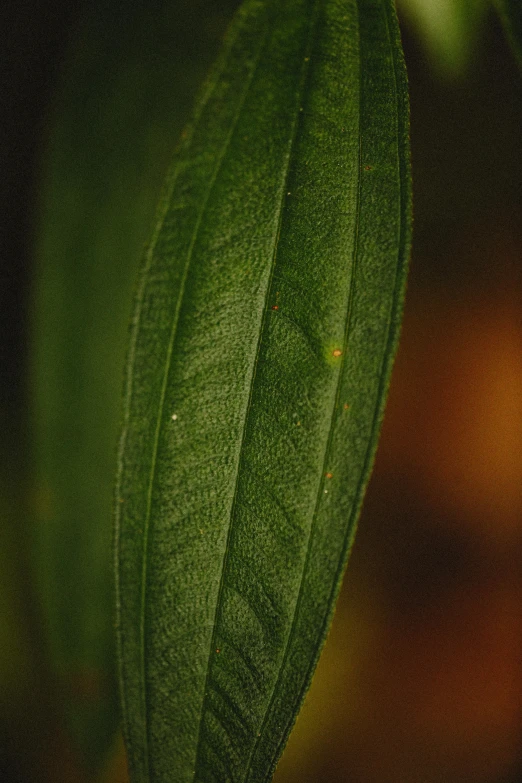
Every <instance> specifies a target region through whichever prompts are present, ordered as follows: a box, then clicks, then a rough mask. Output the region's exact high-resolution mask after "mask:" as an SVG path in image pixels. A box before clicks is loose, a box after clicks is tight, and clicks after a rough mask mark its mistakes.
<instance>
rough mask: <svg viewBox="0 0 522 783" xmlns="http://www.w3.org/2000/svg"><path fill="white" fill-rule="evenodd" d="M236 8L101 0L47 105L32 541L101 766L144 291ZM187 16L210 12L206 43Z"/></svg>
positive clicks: (64, 695)
mask: <svg viewBox="0 0 522 783" xmlns="http://www.w3.org/2000/svg"><path fill="white" fill-rule="evenodd" d="M226 11H227V9H226V6H222V7H221V8H218V9H216V8H215V7H214V6H213V4H212V3H206V4H205V2H204V0H203V2H200V3H199V4H189V5H187V7H186V9H184V8H183V6H181V5H180V4H173V3H170V2H169V3H167V2H150V3H140V2H131V3H127V4H125V6H123V5H121V4H116V3H91V4H90V6H87V8H86V10H85V12H83V13H82V15H81V17H80V19H79V22H78V29H77V30H75V32H74V34H73V35H72V40H71V42H70V44H69V47H68V54H67V56H66V59H65V62H64V65H63V68H62V75H61V78H60V82H59V85H58V89H57V92H56V95H55V97H54V100H53V102H52V108H51V111H50V113H49V119H48V122H49V130H48V142H47V151H46V154H45V156H44V165H43V169H42V191H41V204H42V210H41V215H40V221H39V222H40V227H41V228H40V231H39V233H38V235H37V242H36V254H35V255H36V269H35V283H34V287H33V290H34V301H35V311H34V318H33V324H32V327H33V343H32V350H33V368H34V370H33V382H34V391H33V395H34V406H33V416H32V429H31V432H32V436H33V437H34V442H35V458H34V464H35V470H36V479H37V488H36V499H37V502H36V514H37V517H38V520H37V524H36V547H35V553H36V564H37V578H38V587H39V592H40V595H41V597H42V601H43V611H44V620H45V628H46V629H47V631H48V633H47V636H46V644H47V647H48V651H49V656H50V660H51V662H52V667H53V669H54V671H55V674H56V677H57V683H58V687H59V689H60V697H61V701H63V703H64V705H65V708H66V710H67V720H68V724H69V726H70V728H71V730H72V731H73V733H74V736H75V740H76V742H77V743H78V744H79V746H80V748H81V751H82V754H83V759H84V761H85V762H86V763H88V764H89V766H90V767H91V769H93V770H94V769H96V768H97V767H98V766H99V764H100V761H101V760H102V758H103V757H104V756H105V754H106V753H107V750H108V748H109V747H110V745H111V743H112V742H113V738H114V731H115V728H116V724H117V721H118V717H117V707H116V695H115V681H114V641H113V635H114V631H113V616H112V590H113V588H112V581H113V578H112V554H111V542H112V522H111V515H112V493H113V476H114V472H115V454H116V438H117V428H118V424H119V416H120V411H119V403H120V394H121V386H122V378H123V376H122V366H123V358H124V355H125V343H126V335H127V325H128V321H129V318H130V300H131V291H132V289H133V286H134V278H135V276H136V271H137V261H138V259H139V257H140V255H141V253H142V247H143V245H144V242H145V240H146V239H147V236H148V231H149V226H150V224H151V219H152V215H153V214H154V210H155V205H156V201H157V199H158V194H159V191H160V187H161V185H162V182H163V178H164V175H165V170H166V167H167V165H168V163H169V161H170V158H171V156H172V152H173V147H174V145H175V143H176V139H177V136H178V134H179V132H180V129H181V126H182V123H183V121H184V118H185V114H186V111H187V103H190V100H191V97H192V93H193V91H194V89H195V87H196V86H197V85H198V84H199V82H200V80H201V79H202V77H203V75H204V72H205V70H206V67H207V65H208V60H209V58H211V56H212V54H213V52H214V51H215V49H216V48H217V46H218V44H219V38H220V35H221V33H222V28H223V25H224V21H225V19H226ZM184 13H185V14H196V15H197V16H198V18H200V19H203V20H204V28H203V30H202V34H201V37H200V40H199V41H198V42H197V43H196V44H192V42H191V39H190V37H189V36H187V35H186V34H185V31H184V19H185V17H184Z"/></svg>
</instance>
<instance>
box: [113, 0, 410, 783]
mask: <svg viewBox="0 0 522 783" xmlns="http://www.w3.org/2000/svg"><path fill="white" fill-rule="evenodd" d="M407 125H408V118H407V97H406V81H405V72H404V66H403V61H402V55H401V48H400V41H399V34H398V28H397V21H396V17H395V12H394V9H393V3H392V2H391V0H377V1H376V0H344V1H343V2H339V0H248V1H247V3H246V4H245V5H244V6H243V7H242V9H241V10H240V12H239V14H238V16H237V17H236V19H235V22H234V24H233V25H232V28H231V30H230V32H229V35H228V38H227V41H226V45H225V49H224V52H223V54H222V56H221V58H220V60H219V61H218V64H217V65H216V67H215V69H214V70H213V72H212V74H211V76H210V78H209V80H208V82H207V84H206V88H205V90H204V91H203V93H202V95H201V98H200V101H199V103H198V105H197V109H196V114H195V119H194V122H193V124H192V125H191V126H190V127H189V128H188V129H187V131H186V132H185V134H184V136H183V139H182V143H181V146H180V149H179V150H178V155H177V159H176V163H175V166H174V168H173V170H172V173H171V176H170V179H169V184H168V187H167V190H166V194H165V197H164V199H163V202H162V204H161V208H160V212H159V218H158V223H157V226H156V230H155V232H154V235H153V239H152V242H151V244H150V247H149V250H148V252H147V254H146V257H145V260H144V264H143V268H142V272H141V277H140V281H139V288H138V294H137V300H136V309H135V315H134V321H133V327H132V333H131V339H130V348H129V354H128V366H127V380H126V390H125V400H124V426H123V431H122V436H121V444H120V456H119V471H118V479H117V502H116V507H117V512H116V573H117V626H118V639H119V664H120V670H121V682H122V691H123V699H122V701H123V715H124V730H125V736H126V741H127V747H128V752H129V761H130V770H131V778H132V780H133V781H134V783H142V782H143V781H155V782H156V781H165V783H166V781H169V783H172V782H173V781H176V783H182V782H185V781H236V782H237V781H241V783H243V782H244V783H247V781H248V782H250V781H263V780H266V779H267V778H268V777H269V776H270V774H271V773H272V771H273V769H274V767H275V764H276V762H277V759H278V757H279V755H280V753H281V751H282V748H283V746H284V744H285V742H286V739H287V736H288V734H289V731H290V729H291V727H292V725H293V723H294V721H295V718H296V714H297V711H298V709H299V706H300V704H301V703H302V700H303V697H304V694H305V692H306V690H307V688H308V686H309V684H310V679H311V676H312V673H313V670H314V668H315V665H316V662H317V659H318V656H319V653H320V650H321V647H322V645H323V643H324V640H325V636H326V633H327V630H328V626H329V622H330V619H331V615H332V612H333V606H334V602H335V599H336V596H337V593H338V590H339V586H340V581H341V578H342V574H343V570H344V566H345V563H346V559H347V555H348V551H349V548H350V544H351V541H352V538H353V534H354V524H355V521H356V518H357V515H358V511H359V507H360V505H361V501H362V496H363V492H364V487H365V485H366V483H367V480H368V475H369V472H370V467H371V464H372V459H373V454H374V450H375V446H376V440H377V434H378V429H379V425H380V420H381V416H382V410H383V404H384V398H385V394H386V389H387V386H388V380H389V374H390V369H391V364H392V359H393V354H394V351H395V346H396V342H397V336H398V330H399V321H400V315H401V309H402V300H403V291H404V282H405V268H406V260H407V255H408V245H409V233H410V232H409V219H410V183H409V164H408V141H407Z"/></svg>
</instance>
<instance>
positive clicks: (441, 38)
mask: <svg viewBox="0 0 522 783" xmlns="http://www.w3.org/2000/svg"><path fill="white" fill-rule="evenodd" d="M397 7H398V9H399V11H400V12H401V14H404V17H405V19H406V20H407V21H408V22H409V23H410V24H411V25H412V26H413V27H414V28H415V29H416V31H417V33H418V35H419V37H420V39H421V40H422V42H423V44H424V46H425V49H426V53H427V55H428V58H429V60H430V63H431V65H432V67H433V69H434V70H435V71H436V72H438V73H439V74H440V75H441V76H443V77H445V78H458V77H461V76H462V75H463V74H465V73H466V71H467V70H468V69H469V66H470V64H471V61H472V57H473V54H474V52H475V50H476V46H477V41H478V39H479V36H480V32H481V30H482V27H483V24H482V23H483V21H484V19H485V17H486V11H487V8H488V0H397Z"/></svg>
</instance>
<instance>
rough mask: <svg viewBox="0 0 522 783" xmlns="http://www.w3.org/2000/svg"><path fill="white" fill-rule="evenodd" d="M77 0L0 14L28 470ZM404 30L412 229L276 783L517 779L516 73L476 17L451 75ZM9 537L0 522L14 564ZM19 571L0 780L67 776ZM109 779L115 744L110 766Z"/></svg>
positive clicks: (8, 396) (520, 629)
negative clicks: (399, 302) (61, 101)
mask: <svg viewBox="0 0 522 783" xmlns="http://www.w3.org/2000/svg"><path fill="white" fill-rule="evenodd" d="M217 5H219V4H217ZM78 7H79V4H77V3H65V2H61V3H54V4H49V3H44V2H32V3H30V4H28V3H26V4H25V5H24V3H17V4H15V3H11V2H7V3H6V4H5V5H4V6H3V9H2V17H3V18H2V20H1V22H2V23H1V24H0V30H1V33H0V35H1V38H2V47H1V48H2V67H1V68H0V75H1V77H2V81H3V84H2V95H3V96H4V99H5V105H4V110H3V116H2V121H1V128H2V143H1V144H0V156H1V159H0V164H1V166H0V170H1V171H2V177H1V180H2V186H3V187H4V188H5V191H3V192H2V204H1V210H2V212H1V226H0V227H1V229H2V259H1V267H0V272H1V276H2V279H1V282H0V296H1V323H2V334H1V337H0V342H1V348H2V354H1V367H2V369H1V377H0V392H1V398H0V414H1V416H0V421H1V423H2V440H3V446H2V454H3V455H4V456H5V467H4V471H3V472H5V473H9V474H10V475H12V474H13V473H19V474H20V475H21V476H22V477H23V476H24V475H25V471H26V465H25V456H24V454H25V452H24V442H25V430H24V427H25V423H24V422H25V421H26V418H25V416H26V398H27V395H26V387H25V384H26V374H25V367H26V361H27V355H26V347H25V346H26V345H27V327H26V323H27V312H28V305H27V303H28V286H29V279H30V273H31V259H30V250H29V248H30V238H31V230H32V219H33V214H34V212H33V208H34V198H35V187H36V182H37V180H36V170H37V169H36V167H37V161H38V155H39V153H40V150H41V143H42V141H41V140H42V129H43V120H42V118H43V117H44V113H45V108H46V105H47V101H48V99H49V96H50V94H51V91H52V85H53V83H54V79H55V77H56V73H57V67H58V64H59V62H60V59H61V57H62V55H63V51H64V46H65V41H66V40H67V34H68V30H69V27H70V24H71V20H74V15H75V14H76V13H77V12H78ZM187 7H188V6H187ZM229 7H230V3H228V6H227V8H226V10H225V4H223V9H224V10H223V14H222V16H223V24H224V23H225V20H226V17H227V13H229ZM192 28H193V31H194V36H195V37H196V39H197V30H198V20H197V18H195V19H194V20H193V22H192ZM404 44H405V51H406V58H407V65H408V69H409V78H410V84H411V104H412V150H413V172H414V196H415V231H414V245H413V258H412V267H411V277H410V282H409V290H408V298H407V307H406V315H405V322H404V330H403V339H402V343H401V347H400V351H399V355H398V358H397V363H396V368H395V373H394V377H393V382H392V387H391V393H390V399H389V404H388V409H387V415H386V419H385V425H384V430H383V435H382V440H381V444H380V447H379V452H378V457H377V462H376V466H375V471H374V474H373V478H372V480H371V484H370V487H369V490H368V495H367V499H366V502H365V506H364V511H363V515H362V518H361V521H360V527H359V533H358V537H357V541H356V544H355V548H354V552H353V556H352V559H351V562H350V565H349V569H348V574H347V577H346V579H345V584H344V587H343V591H342V595H341V599H340V603H339V606H338V610H337V613H336V617H335V621H334V625H333V628H332V631H331V633H330V636H329V639H328V642H327V645H326V648H325V652H324V655H323V657H322V659H321V662H320V664H319V668H318V671H317V675H316V677H315V680H314V684H313V686H312V689H311V691H310V694H309V697H308V698H307V701H306V704H305V707H304V708H303V711H302V713H301V715H300V717H299V719H298V722H297V725H296V729H295V732H294V734H293V736H292V738H291V741H290V743H289V746H288V748H287V751H286V752H285V755H284V757H283V759H282V761H281V763H280V766H279V769H278V772H277V773H276V781H277V783H298V782H299V783H327V782H329V783H340V782H341V781H343V783H344V782H345V781H346V782H347V783H348V782H349V783H520V781H522V742H521V740H522V736H521V735H522V590H521V586H522V584H521V583H522V481H521V476H522V144H521V139H522V79H521V77H520V76H519V74H518V73H517V71H516V67H515V65H514V62H513V61H512V59H511V56H510V53H509V51H508V50H507V47H506V45H505V43H504V38H503V35H502V32H501V30H500V28H499V26H498V24H497V22H496V20H495V18H494V17H493V16H492V15H490V16H489V17H488V18H487V19H486V23H485V26H484V31H483V35H482V37H481V39H480V42H479V45H478V46H477V50H476V54H475V56H474V59H473V60H472V62H471V63H470V66H469V69H468V72H467V74H466V75H463V76H462V77H461V78H460V79H453V80H445V81H443V80H441V79H440V78H439V77H436V76H435V75H434V73H433V71H432V69H431V68H430V65H429V62H428V60H427V57H426V55H425V54H424V51H423V49H422V47H421V46H420V44H419V42H418V40H417V39H416V38H415V37H414V36H413V34H412V32H411V31H410V30H409V29H408V28H407V27H406V28H405V30H404ZM194 52H195V54H194V56H195V57H198V56H199V55H198V53H197V46H196V47H195V50H194ZM20 487H21V489H20V490H19V491H20V493H23V480H21V482H20ZM11 502H16V499H15V501H13V500H12V498H11ZM16 535H17V531H12V530H11V531H9V530H7V529H6V531H4V533H3V534H2V536H3V538H5V551H8V552H9V553H10V554H9V562H10V561H11V559H13V558H14V559H19V557H20V555H19V551H20V550H19V546H18V544H17V543H16V541H15V539H16ZM0 545H1V546H4V541H3V540H0ZM22 565H23V563H22ZM21 571H23V568H22V569H21V568H19V567H18V566H16V567H13V574H11V575H9V574H8V575H7V576H6V573H4V574H3V575H2V579H3V581H4V582H5V583H6V585H7V587H5V590H4V587H3V586H2V590H3V591H4V599H3V600H0V622H3V623H4V624H5V623H7V624H8V626H9V629H10V630H9V634H10V638H15V637H16V635H17V634H18V637H19V639H21V640H22V641H19V642H17V644H19V649H20V651H21V652H20V658H19V660H20V670H19V672H18V678H19V688H18V691H16V689H15V691H13V692H14V693H17V694H18V696H17V697H16V698H18V699H19V705H18V707H17V709H16V710H13V709H12V705H11V707H10V706H9V705H7V704H6V701H7V700H6V694H1V693H0V710H1V711H2V712H1V714H0V780H1V781H10V782H11V781H13V783H35V781H37V780H38V781H39V783H40V781H44V780H45V781H47V780H55V781H56V783H62V781H63V783H65V781H76V782H77V781H79V780H80V779H81V777H80V776H79V773H78V771H77V770H76V769H75V767H74V763H73V762H72V761H71V760H70V758H69V751H68V750H67V745H66V742H65V740H64V739H63V738H62V737H61V736H60V735H58V734H57V730H56V731H55V730H54V728H53V726H54V724H53V723H52V720H51V719H49V720H47V718H46V715H45V709H44V708H42V709H41V712H40V713H38V712H37V714H36V717H34V716H31V715H30V714H29V712H30V711H31V710H32V709H33V708H34V702H32V701H31V694H30V693H28V690H30V688H29V689H28V683H29V685H31V683H33V684H34V682H35V681H37V680H38V676H37V674H35V672H37V667H36V668H35V664H34V663H31V654H30V653H27V649H28V647H29V646H30V644H31V642H30V636H29V635H28V634H27V632H26V630H25V625H24V623H25V624H27V623H26V616H27V614H30V611H31V610H30V608H28V607H27V601H26V599H25V595H26V593H27V592H28V591H29V590H30V587H29V586H28V585H29V582H28V577H27V574H26V573H22V576H21V575H20V572H21ZM15 572H16V573H15ZM8 579H9V580H10V581H9V584H7V580H8ZM6 595H9V596H11V599H12V600H11V599H10V600H11V603H10V606H9V607H6V606H4V604H5V596H6ZM13 607H15V609H13ZM15 615H16V617H15ZM6 618H7V619H6ZM13 618H14V619H13ZM17 622H18V623H19V625H18V626H17V625H16V623H17ZM18 637H17V638H18ZM3 638H4V639H5V638H7V637H6V636H5V634H4V635H3ZM16 649H18V648H16ZM24 656H25V657H24ZM15 668H16V667H15ZM12 676H13V677H14V680H15V681H16V676H17V672H16V671H15V672H14V673H13V675H12ZM31 687H32V686H31ZM35 687H36V689H37V690H38V686H37V685H36V686H35ZM13 692H12V691H10V692H9V693H10V699H12V698H13V697H12V693H13ZM42 699H44V697H43V696H42ZM44 707H45V705H44ZM24 716H26V718H27V720H26V721H25V722H24ZM45 723H48V725H46V726H45V727H44V725H43V724H45ZM46 732H47V733H46ZM27 757H31V758H32V761H31V763H28V762H27ZM35 770H40V773H38V772H36V771H35ZM124 780H125V771H124V761H123V756H122V754H121V752H120V753H119V754H116V756H115V758H114V759H113V761H112V762H111V765H110V767H109V768H108V769H107V770H106V773H105V777H104V781H105V783H122V781H124Z"/></svg>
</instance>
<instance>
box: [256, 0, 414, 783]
mask: <svg viewBox="0 0 522 783" xmlns="http://www.w3.org/2000/svg"><path fill="white" fill-rule="evenodd" d="M357 9H359V5H358V4H357ZM384 14H385V18H386V30H387V34H388V41H389V44H390V51H391V52H392V67H393V78H394V95H395V98H396V102H397V101H398V95H399V91H398V83H397V63H396V58H395V56H394V54H393V43H392V40H391V33H390V23H389V9H388V7H386V6H385V7H384ZM358 29H359V30H360V26H359V28H358ZM359 62H360V61H359ZM360 76H361V69H360ZM360 83H361V78H360ZM361 93H362V90H361ZM360 119H361V114H360V113H359V121H360ZM396 126H397V148H399V144H400V139H399V131H400V128H399V123H398V119H397V123H396ZM361 146H362V145H361V134H360V133H359V154H360V153H361ZM397 170H398V179H399V181H400V183H401V187H400V200H399V242H398V253H397V255H398V257H399V260H400V258H401V257H402V256H403V255H404V252H405V247H406V242H407V238H406V232H405V227H404V219H403V214H404V211H405V210H404V199H405V197H406V196H407V192H405V187H406V190H407V183H406V180H405V178H404V177H403V176H402V173H401V161H400V154H398V155H397ZM360 191H361V168H360V166H359V187H358V203H357V234H358V227H359V216H360V212H359V207H360ZM354 257H355V260H356V259H357V256H356V255H355V256H354ZM403 271H404V266H403V265H402V264H401V263H398V264H397V267H396V272H395V282H394V290H393V296H392V304H391V307H390V313H389V318H388V327H387V333H388V339H387V341H386V348H385V350H384V351H383V360H382V363H381V372H380V381H379V386H378V389H377V399H378V400H380V399H382V396H383V391H384V385H385V383H386V382H387V375H388V374H387V373H384V372H383V368H384V366H385V365H386V362H387V361H389V357H390V355H391V348H392V346H393V343H394V341H395V340H396V339H397V336H396V335H395V333H394V332H393V330H392V329H391V325H392V321H393V315H394V313H395V312H396V308H397V304H398V303H400V291H401V288H402V286H403V277H404V276H403ZM354 275H355V267H354ZM352 280H354V277H353V278H352ZM352 292H353V285H351V286H350V294H352ZM350 304H351V302H350ZM349 318H350V316H349ZM349 318H348V323H347V332H346V336H347V335H348V331H349V325H350V321H349ZM345 344H346V343H345ZM342 359H344V352H343V356H342ZM341 378H342V367H341V372H340V374H339V383H338V390H339V389H340V379H341ZM380 413H381V406H377V407H376V409H375V411H374V416H373V421H372V427H371V432H370V438H369V441H368V448H367V450H366V455H365V459H364V463H363V468H362V471H361V478H360V480H359V483H358V486H357V490H356V493H355V496H354V497H355V501H354V504H353V510H352V514H351V518H350V523H349V524H348V525H347V528H346V535H345V539H344V546H343V551H344V552H345V551H346V548H347V545H348V542H349V538H350V535H351V534H352V524H353V520H354V518H355V517H356V516H357V514H358V511H359V499H360V496H361V491H362V489H363V486H364V481H365V477H366V475H367V473H368V468H369V462H370V460H371V458H372V453H373V448H372V447H373V442H374V439H375V431H376V429H377V427H378V426H379V418H380ZM331 432H333V426H332V428H331ZM328 442H329V443H330V439H329V441H328ZM327 454H328V450H327V452H326V456H327ZM323 475H324V472H323ZM321 488H322V487H320V490H321ZM320 490H319V494H318V500H319V499H320V497H321V495H320ZM314 522H315V518H314ZM312 524H313V523H312ZM307 559H308V557H307ZM343 570H344V562H343V561H339V565H338V568H337V572H336V574H335V578H334V580H333V587H332V592H331V594H330V597H329V601H328V605H329V606H332V607H333V606H334V604H333V601H334V599H335V594H336V592H337V591H338V589H339V583H340V579H341V577H342V573H343ZM305 572H306V567H305V569H304V571H303V576H304V573H305ZM301 584H302V583H301ZM300 598H301V592H300V594H299V599H300ZM299 599H298V600H299ZM297 609H298V606H297V605H296V613H295V615H294V624H293V626H292V632H293V631H294V628H295V620H296V616H297ZM332 611H333V609H332ZM329 622H330V615H327V616H326V617H325V618H324V622H323V625H322V629H321V634H320V637H321V638H322V637H323V636H324V634H325V632H326V629H327V627H328V624H329ZM292 632H291V634H290V636H289V641H288V644H287V648H286V650H285V660H286V657H287V652H288V650H289V646H290V638H291V635H292ZM314 666H315V662H314V661H312V662H311V664H310V666H309V667H308V670H307V673H306V676H305V678H304V679H303V682H304V686H303V688H302V689H301V690H300V695H299V700H298V702H300V701H301V700H302V698H303V697H304V693H305V690H306V684H307V683H308V682H309V678H310V673H311V672H313V668H314ZM282 669H283V666H282V667H281V671H282ZM279 682H280V680H279V679H278V682H277V683H276V687H274V691H273V694H272V699H271V701H270V704H269V707H268V709H267V712H266V716H265V722H264V724H263V726H264V725H266V721H267V718H268V715H269V712H270V708H271V707H272V704H273V700H274V696H275V693H276V689H277V686H278V685H279ZM291 720H292V719H291ZM291 720H290V721H289V722H288V723H287V726H286V731H285V733H284V734H283V735H282V739H281V741H280V743H279V744H278V746H277V748H276V750H275V752H274V754H273V756H272V761H271V766H272V767H273V765H274V762H275V761H276V760H277V758H279V755H280V753H281V751H282V749H283V747H284V744H285V742H286V735H287V731H288V729H289V728H290V726H291ZM261 733H262V731H261ZM259 741H260V740H259V739H258V741H257V743H256V747H257V746H258V745H259ZM253 755H254V754H253V753H252V755H251V757H253ZM249 772H250V768H249V769H248V770H247V774H246V775H245V778H244V781H243V783H246V781H247V778H248V773H249Z"/></svg>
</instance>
